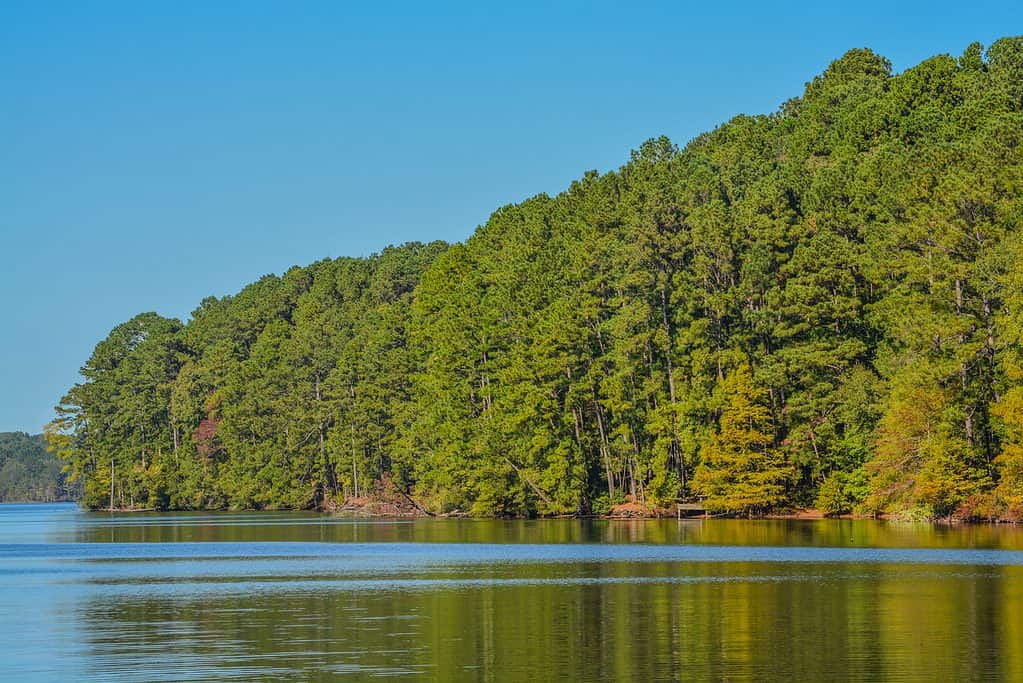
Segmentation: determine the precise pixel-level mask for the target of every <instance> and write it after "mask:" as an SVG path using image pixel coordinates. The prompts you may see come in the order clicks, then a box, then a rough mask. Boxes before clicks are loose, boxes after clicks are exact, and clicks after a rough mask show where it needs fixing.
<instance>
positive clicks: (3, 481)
mask: <svg viewBox="0 0 1023 683" xmlns="http://www.w3.org/2000/svg"><path fill="white" fill-rule="evenodd" d="M63 466H64V463H62V462H61V461H60V460H59V459H58V458H56V457H55V456H54V455H53V453H49V452H47V450H46V443H45V442H44V441H43V436H42V434H32V435H30V434H26V433H24V432H0V503H27V502H40V503H53V502H58V501H68V500H74V499H76V498H77V496H78V491H77V487H75V486H74V485H71V484H70V483H69V482H68V481H67V475H66V474H65V473H64V472H63V471H62V470H63Z"/></svg>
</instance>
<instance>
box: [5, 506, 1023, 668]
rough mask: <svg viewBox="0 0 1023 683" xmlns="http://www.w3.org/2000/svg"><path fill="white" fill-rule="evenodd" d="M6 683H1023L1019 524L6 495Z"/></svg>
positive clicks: (1022, 574)
mask: <svg viewBox="0 0 1023 683" xmlns="http://www.w3.org/2000/svg"><path fill="white" fill-rule="evenodd" d="M0 575H2V584H0V628H2V633H3V639H2V640H0V679H3V680H11V681H27V680H40V681H42V680H46V681H50V680H59V679H63V680H87V681H91V680H95V681H100V680H102V681H171V680H175V681H177V680H210V681H224V680H237V681H253V680H277V681H292V680H293V681H299V680H301V681H327V680H355V681H358V680H381V679H391V678H403V679H408V680H425V681H463V680H464V681H552V680H557V681H661V680H663V681H672V680H685V681H705V680H706V681H709V680H728V681H816V680H846V681H878V680H891V681H934V680H964V681H966V680H1005V681H1020V680H1023V529H1020V528H1017V527H1013V526H1000V527H996V526H961V527H944V526H929V525H904V524H889V523H884V522H875V521H869V520H857V521H851V520H754V521H746V520H683V521H678V520H645V521H643V520H636V521H608V520H533V521H528V520H514V521H500V520H497V521H495V520H459V519H422V520H355V519H346V518H340V517H333V516H329V515H321V514H314V513H292V512H288V513H276V512H267V513H166V514H107V513H86V512H82V511H80V510H78V508H76V507H75V506H73V505H62V504H56V505H0Z"/></svg>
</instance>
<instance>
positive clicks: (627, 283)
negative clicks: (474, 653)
mask: <svg viewBox="0 0 1023 683" xmlns="http://www.w3.org/2000/svg"><path fill="white" fill-rule="evenodd" d="M399 199H400V198H399V197H396V200H399ZM1021 259H1023V38H1021V37H1013V38H1003V39H1000V40H998V41H996V42H995V43H993V44H992V45H990V46H989V47H988V48H987V49H986V50H985V49H984V48H983V47H982V46H981V45H980V44H977V43H975V44H973V45H970V46H969V47H968V48H966V50H965V52H963V54H962V55H961V56H959V57H953V56H949V55H939V56H936V57H932V58H930V59H927V60H926V61H924V62H922V63H920V64H919V65H917V66H914V67H912V68H910V69H907V70H906V71H904V72H902V73H898V74H895V73H893V72H892V68H891V64H890V63H889V61H888V60H886V59H884V58H883V57H881V56H879V55H877V54H875V53H874V52H872V51H870V50H868V49H856V50H852V51H850V52H848V53H846V54H845V55H844V56H842V57H841V58H840V59H838V60H837V61H835V62H833V63H832V64H831V65H830V66H829V67H828V68H827V69H826V70H825V71H824V73H823V74H821V75H820V76H817V77H816V78H814V79H813V80H812V81H811V82H809V83H807V84H806V86H805V89H804V91H803V93H802V94H801V95H800V96H798V97H795V98H793V99H791V100H788V101H786V102H785V103H784V104H782V105H781V106H780V108H779V109H778V111H777V112H775V113H773V114H770V115H760V116H737V117H735V118H734V119H732V120H730V121H728V122H727V123H725V124H723V125H721V126H720V127H719V128H717V129H715V130H713V131H711V132H708V133H705V134H703V135H700V136H699V137H697V138H695V139H694V140H692V141H691V142H689V143H688V144H687V145H685V146H684V147H683V148H679V147H677V146H676V145H674V144H673V143H672V142H670V141H669V140H668V139H666V138H658V139H652V140H650V141H647V142H645V143H643V144H642V145H641V146H640V147H639V149H638V150H636V151H634V152H632V154H631V158H630V159H629V160H628V161H627V162H626V163H625V164H624V165H623V166H622V167H621V168H619V169H618V170H616V171H613V172H609V173H605V174H600V173H598V172H595V171H591V172H587V173H585V174H583V175H582V177H581V178H579V179H578V180H576V181H574V182H573V183H572V184H571V186H570V187H569V188H568V189H566V190H565V191H564V192H562V193H561V194H559V195H557V196H553V197H552V196H547V195H543V194H541V195H538V196H535V197H532V198H530V199H528V200H526V201H523V202H521V203H519V204H511V205H507V206H504V207H501V208H499V209H498V210H497V211H495V212H494V213H493V215H492V216H491V217H490V219H489V220H488V221H487V223H486V224H485V225H483V226H480V227H479V228H477V229H476V231H475V233H474V234H473V235H472V236H471V237H470V238H469V239H467V240H466V241H465V242H464V243H459V244H453V245H448V244H444V243H441V242H432V243H411V244H405V245H403V246H397V247H388V248H386V249H384V250H383V251H381V252H380V253H378V254H375V255H373V256H370V257H368V258H348V257H344V258H337V259H332V260H323V261H320V262H317V263H314V264H312V265H309V266H305V267H294V268H292V269H290V270H288V271H287V272H285V273H284V274H283V275H280V276H276V275H267V276H265V277H262V278H260V279H259V280H258V281H256V282H254V283H253V284H251V285H249V286H247V287H245V288H244V289H242V290H241V291H240V292H239V293H237V294H236V295H233V296H227V297H223V298H212V297H211V298H207V299H205V300H203V301H202V302H201V303H200V304H199V306H198V308H196V309H195V311H194V312H193V313H192V315H191V317H190V319H189V320H188V321H187V322H181V321H178V320H174V319H169V318H165V317H162V316H160V315H157V314H156V313H143V314H141V315H138V316H136V317H134V318H132V319H131V320H129V321H127V322H125V323H123V324H121V325H118V326H117V327H115V328H114V329H113V330H112V331H111V332H110V334H109V336H107V338H106V339H104V340H103V341H101V342H100V343H99V344H98V345H97V346H96V348H95V351H94V353H93V354H92V356H91V357H90V358H89V359H88V361H87V362H86V363H85V365H84V366H83V367H82V369H81V379H80V381H79V383H78V384H76V385H74V386H73V387H72V388H71V389H70V390H69V391H68V393H67V395H66V396H64V398H63V399H62V400H61V402H60V405H59V406H58V407H57V414H56V417H55V419H54V421H53V422H52V423H51V424H50V425H49V426H48V428H47V435H46V438H47V440H48V442H49V445H50V448H52V449H53V450H54V451H56V452H57V454H58V455H59V456H60V457H62V458H64V459H65V460H66V462H67V463H68V465H69V468H70V475H71V477H72V478H73V480H75V481H78V482H80V485H81V486H82V487H83V491H84V505H86V506H87V507H90V508H107V507H116V508H133V509H143V508H145V509H149V508H152V509H270V508H273V509H286V508H287V509H292V508H293V509H311V508H318V509H331V508H334V507H337V506H338V505H340V504H342V503H343V502H344V501H346V500H349V499H359V498H367V497H372V496H374V495H378V494H379V493H380V492H381V491H384V490H393V491H397V492H399V493H400V495H402V496H404V497H406V498H408V499H409V500H410V501H414V503H415V504H416V506H417V507H419V508H421V509H422V510H424V511H429V512H431V513H435V514H439V513H452V512H456V511H457V512H461V513H466V514H471V515H475V516H553V515H589V514H604V513H607V512H608V511H609V510H611V509H612V507H613V506H615V505H616V504H619V503H622V502H624V501H631V502H632V503H635V504H639V505H642V506H645V507H646V508H648V509H650V510H651V511H657V510H670V509H671V508H672V506H673V505H675V504H676V503H679V502H687V501H698V502H700V503H701V504H702V505H704V506H705V507H706V508H707V509H708V510H710V511H712V512H715V513H723V514H734V515H749V516H753V515H760V514H765V513H769V512H772V511H778V510H785V509H793V508H800V507H816V508H818V509H820V510H822V511H824V512H825V513H828V514H840V513H857V514H864V515H875V514H888V515H893V516H897V517H901V518H906V519H934V518H958V519H995V518H997V519H1017V518H1019V517H1021V516H1023V268H1020V267H1019V266H1018V265H1017V264H1020V263H1023V260H1021Z"/></svg>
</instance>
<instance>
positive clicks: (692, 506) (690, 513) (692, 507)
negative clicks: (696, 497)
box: [675, 503, 707, 519]
mask: <svg viewBox="0 0 1023 683" xmlns="http://www.w3.org/2000/svg"><path fill="white" fill-rule="evenodd" d="M675 507H676V509H677V510H678V518H679V519H682V518H683V517H702V516H703V515H706V514H707V509H706V508H704V507H703V504H702V503H679V504H678V505H676V506H675Z"/></svg>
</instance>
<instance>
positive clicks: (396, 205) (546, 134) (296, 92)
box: [0, 0, 1023, 432]
mask: <svg viewBox="0 0 1023 683" xmlns="http://www.w3.org/2000/svg"><path fill="white" fill-rule="evenodd" d="M843 4H848V8H842V7H838V6H837V5H839V3H820V2H813V3H763V2H757V3H748V4H744V3H740V2H732V3H722V2H717V3H698V4H688V3H683V2H664V3H644V2H629V3H625V2H622V3H605V2H574V3H531V2H514V3H510V2H506V3H500V4H495V6H492V7H491V6H488V5H487V3H480V2H466V3H437V4H434V3H394V2H375V3H346V2H340V1H336V0H335V1H330V2H295V3H285V2H256V1H249V2H225V3H218V2H213V1H203V2H137V1H131V2H89V1H88V0H77V1H75V2H66V3H62V2H45V3H41V2H36V1H35V0H32V1H30V2H21V1H20V0H5V1H4V2H3V3H0V254H2V255H3V267H2V269H0V304H2V310H3V320H4V324H3V326H2V328H0V431H6V430H16V429H17V430H26V431H30V432H36V431H39V430H40V429H41V428H42V425H43V424H44V423H45V422H46V421H47V420H49V419H50V417H51V416H52V407H53V405H54V404H55V403H56V402H57V401H58V400H59V398H60V396H61V395H62V393H63V392H64V390H65V389H66V388H67V387H68V386H70V385H71V384H73V383H74V382H75V381H77V379H78V374H77V370H78V368H79V367H80V366H81V365H82V363H83V362H84V361H85V360H86V359H87V358H88V356H89V354H90V353H91V351H92V348H93V347H94V346H95V344H96V343H97V342H98V341H99V340H101V339H102V338H103V337H104V336H105V335H106V333H107V332H108V331H109V330H110V328H111V327H113V326H114V325H116V324H118V323H119V322H122V321H124V320H126V319H128V318H130V317H131V316H132V315H134V314H136V313H138V312H141V311H149V310H155V311H157V312H159V313H161V314H164V315H170V316H175V317H179V318H182V319H185V318H187V316H188V314H189V312H190V311H191V310H192V309H193V308H194V307H195V305H196V304H197V303H198V302H199V300H200V299H201V298H203V297H204V296H207V295H210V294H213V295H217V296H220V295H224V294H230V293H233V292H235V291H237V290H238V289H240V288H241V287H242V286H244V285H245V284H246V283H248V282H251V281H252V280H254V279H256V278H258V277H259V276H260V275H263V274H265V273H270V272H277V273H279V272H281V271H283V270H285V269H287V268H288V267H289V266H291V265H294V264H306V263H309V262H311V261H314V260H317V259H320V258H323V257H325V256H342V255H362V254H368V253H371V252H374V251H377V250H379V249H381V248H382V247H384V246H385V245H387V244H390V243H400V242H404V241H408V240H422V241H428V240H432V239H446V240H450V241H455V240H462V239H464V238H465V237H467V236H468V235H469V234H471V232H472V230H473V229H474V228H475V226H476V225H478V224H480V223H482V222H484V221H485V220H486V218H487V216H488V215H489V214H490V212H491V211H493V210H494V209H495V208H497V207H498V206H501V205H503V204H507V203H509V202H515V201H519V200H522V199H524V198H526V197H528V196H531V195H534V194H537V193H539V192H548V193H556V192H558V191H560V190H561V189H563V188H565V187H566V186H567V185H568V183H569V182H570V181H571V180H572V179H573V178H576V177H578V176H580V175H581V174H582V173H583V172H584V171H585V170H587V169H598V170H601V171H606V170H610V169H613V168H616V167H617V166H619V165H620V164H621V163H623V162H624V161H625V160H626V159H627V157H628V153H629V150H630V149H632V148H635V147H637V146H638V145H639V144H640V143H641V142H642V141H643V140H645V139H647V138H649V137H653V136H656V135H660V134H667V135H669V136H670V137H671V138H672V139H673V140H675V141H676V142H678V143H680V144H684V143H685V142H686V141H687V140H689V139H690V138H692V137H693V136H695V135H697V134H698V133H700V132H702V131H705V130H708V129H711V128H713V127H714V126H716V125H718V124H719V123H722V122H724V121H726V120H727V119H728V118H730V117H731V116H733V115H735V114H738V113H766V112H771V111H774V110H775V109H776V108H777V107H778V105H779V104H780V103H781V102H782V101H784V100H786V99H788V98H790V97H793V96H796V95H798V94H800V92H801V90H802V87H803V84H804V83H805V82H806V81H807V80H808V79H810V78H812V77H813V76H814V75H816V74H818V73H819V72H820V71H822V70H823V69H824V68H825V67H826V66H827V64H828V63H829V62H830V61H831V60H833V59H835V58H837V57H839V56H840V55H841V54H842V53H843V52H845V51H846V50H848V49H850V48H854V47H871V48H873V49H874V50H875V51H877V52H879V53H881V54H883V55H885V56H886V57H888V58H889V59H890V60H891V61H892V63H893V65H894V67H895V69H896V70H902V69H905V68H907V67H909V66H912V65H913V64H915V63H917V62H919V61H920V60H922V59H924V58H926V57H928V56H931V55H934V54H938V53H942V52H949V53H952V54H955V55H958V54H960V53H961V52H962V50H963V49H964V48H965V47H966V46H967V45H968V44H969V43H970V42H972V41H974V40H979V41H981V42H983V43H984V44H990V42H992V41H993V40H994V39H996V38H998V37H1000V36H1003V35H1012V34H1018V33H1023V5H1021V4H1020V3H1016V2H997V3H992V2H983V1H981V2H972V3H962V2H957V3H942V2H908V3H900V2H891V1H889V2H873V1H866V2H857V3H843Z"/></svg>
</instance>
